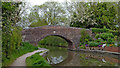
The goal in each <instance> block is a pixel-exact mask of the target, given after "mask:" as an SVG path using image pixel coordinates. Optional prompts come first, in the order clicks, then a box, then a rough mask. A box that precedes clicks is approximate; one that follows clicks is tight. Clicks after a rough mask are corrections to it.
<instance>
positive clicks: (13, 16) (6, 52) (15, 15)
mask: <svg viewBox="0 0 120 68" xmlns="http://www.w3.org/2000/svg"><path fill="white" fill-rule="evenodd" d="M19 4H21V3H14V2H2V55H3V59H10V58H9V56H10V55H11V54H12V52H13V51H14V50H17V49H19V47H20V44H21V30H22V28H20V27H18V26H17V25H16V23H17V22H18V21H19V19H20V17H19V10H18V7H19ZM3 61H4V60H3Z"/></svg>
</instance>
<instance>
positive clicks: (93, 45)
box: [88, 42, 101, 47]
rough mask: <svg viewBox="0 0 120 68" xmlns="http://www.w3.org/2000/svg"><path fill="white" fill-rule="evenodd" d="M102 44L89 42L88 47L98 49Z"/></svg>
mask: <svg viewBox="0 0 120 68" xmlns="http://www.w3.org/2000/svg"><path fill="white" fill-rule="evenodd" d="M100 44H101V43H98V42H89V43H88V45H89V46H90V47H97V46H98V45H100Z"/></svg>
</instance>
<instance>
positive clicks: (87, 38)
mask: <svg viewBox="0 0 120 68" xmlns="http://www.w3.org/2000/svg"><path fill="white" fill-rule="evenodd" d="M80 34H81V37H80V42H81V43H87V42H88V41H91V40H92V38H91V37H90V36H89V34H88V33H87V32H86V30H85V29H82V30H81V33H80Z"/></svg>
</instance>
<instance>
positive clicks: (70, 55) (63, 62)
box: [52, 51, 75, 66]
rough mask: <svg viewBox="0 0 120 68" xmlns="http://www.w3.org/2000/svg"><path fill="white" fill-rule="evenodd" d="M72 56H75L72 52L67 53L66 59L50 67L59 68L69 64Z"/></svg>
mask: <svg viewBox="0 0 120 68" xmlns="http://www.w3.org/2000/svg"><path fill="white" fill-rule="evenodd" d="M74 55H75V53H73V52H72V51H68V57H67V58H66V59H64V60H63V61H62V62H60V63H58V64H53V65H52V66H60V65H64V64H66V63H69V62H70V61H71V60H72V59H73V56H74Z"/></svg>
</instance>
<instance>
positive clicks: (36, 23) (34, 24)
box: [29, 22, 48, 27]
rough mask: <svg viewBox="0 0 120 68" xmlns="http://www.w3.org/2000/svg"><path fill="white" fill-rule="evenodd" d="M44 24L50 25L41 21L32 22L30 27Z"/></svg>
mask: <svg viewBox="0 0 120 68" xmlns="http://www.w3.org/2000/svg"><path fill="white" fill-rule="evenodd" d="M44 25H48V24H47V23H44V22H43V23H41V22H35V23H31V24H30V26H29V27H39V26H44Z"/></svg>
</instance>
